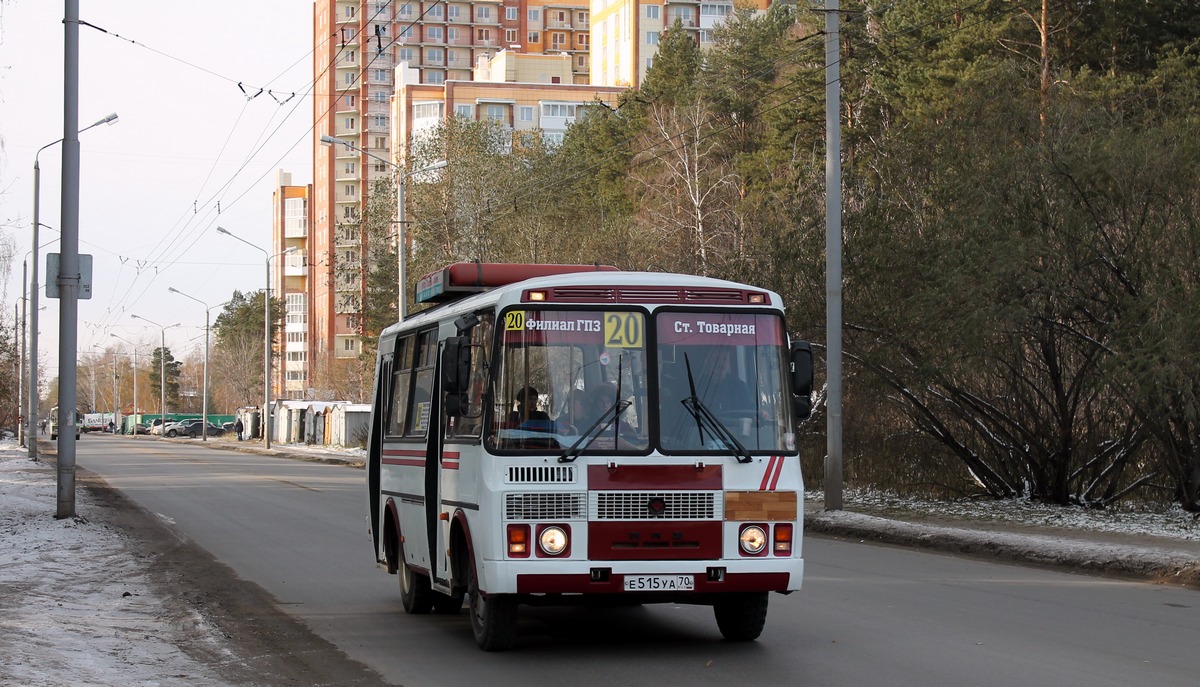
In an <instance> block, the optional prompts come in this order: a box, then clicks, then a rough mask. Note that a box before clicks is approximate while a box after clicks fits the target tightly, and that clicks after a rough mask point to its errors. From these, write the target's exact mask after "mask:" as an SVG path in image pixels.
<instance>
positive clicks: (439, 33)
mask: <svg viewBox="0 0 1200 687" xmlns="http://www.w3.org/2000/svg"><path fill="white" fill-rule="evenodd" d="M435 7H441V5H435ZM425 40H429V41H436V42H438V43H441V42H442V41H444V40H446V32H445V31H444V30H443V27H441V26H427V27H425Z"/></svg>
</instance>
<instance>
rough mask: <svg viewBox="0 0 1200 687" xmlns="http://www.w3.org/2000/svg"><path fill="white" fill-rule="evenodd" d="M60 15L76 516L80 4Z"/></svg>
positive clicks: (64, 326) (66, 366)
mask: <svg viewBox="0 0 1200 687" xmlns="http://www.w3.org/2000/svg"><path fill="white" fill-rule="evenodd" d="M65 4H66V12H65V16H64V17H63V31H64V40H63V166H62V200H61V208H62V258H61V267H62V269H61V270H60V272H59V275H58V288H59V294H60V296H61V303H60V307H59V311H58V327H59V341H58V421H59V430H58V511H57V513H56V515H55V517H56V518H58V519H59V520H61V519H63V518H70V517H74V516H75V427H76V425H77V422H78V420H77V418H76V417H75V410H76V408H77V406H78V403H77V402H76V389H75V382H76V374H75V373H76V369H75V365H76V363H77V360H76V356H77V355H78V351H76V350H75V347H76V346H77V345H78V343H79V332H78V330H77V327H78V323H79V0H66V3H65Z"/></svg>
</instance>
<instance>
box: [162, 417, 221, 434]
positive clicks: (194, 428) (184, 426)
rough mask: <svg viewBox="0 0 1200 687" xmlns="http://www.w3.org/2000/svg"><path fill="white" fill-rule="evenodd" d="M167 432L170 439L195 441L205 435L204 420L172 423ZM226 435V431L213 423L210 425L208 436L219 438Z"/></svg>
mask: <svg viewBox="0 0 1200 687" xmlns="http://www.w3.org/2000/svg"><path fill="white" fill-rule="evenodd" d="M166 432H167V436H168V437H180V436H182V437H191V438H192V439H195V438H196V437H198V436H200V435H201V434H203V433H204V420H203V419H202V418H198V417H193V418H188V419H186V420H180V421H179V422H171V423H168V424H167V428H166ZM224 433H225V430H223V429H221V428H220V427H218V426H216V425H214V424H213V423H211V422H210V423H208V436H210V437H219V436H221V435H222V434H224Z"/></svg>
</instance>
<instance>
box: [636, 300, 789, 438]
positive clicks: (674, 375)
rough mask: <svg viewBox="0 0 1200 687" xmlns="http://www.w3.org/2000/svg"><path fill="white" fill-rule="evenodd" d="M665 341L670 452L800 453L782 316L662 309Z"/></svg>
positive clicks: (663, 377)
mask: <svg viewBox="0 0 1200 687" xmlns="http://www.w3.org/2000/svg"><path fill="white" fill-rule="evenodd" d="M657 342H658V351H657V353H658V355H657V364H658V384H657V386H658V389H659V394H658V408H659V435H660V436H659V441H660V446H661V447H662V450H663V452H664V453H673V452H681V451H686V452H694V451H722V452H728V451H731V450H733V449H734V446H731V445H730V444H731V443H734V442H736V443H735V444H734V445H735V446H738V447H739V449H740V448H744V449H745V450H746V451H748V452H750V453H762V452H781V451H787V452H791V451H794V450H795V448H796V446H795V434H794V433H793V429H792V414H791V409H790V395H789V394H788V393H787V386H786V385H785V378H784V372H785V371H786V370H787V369H788V368H787V347H786V345H785V337H784V334H783V322H782V321H781V320H780V318H779V316H777V315H774V314H766V313H697V312H670V311H664V312H659V313H658V314H657ZM737 452H739V453H740V450H738V451H737Z"/></svg>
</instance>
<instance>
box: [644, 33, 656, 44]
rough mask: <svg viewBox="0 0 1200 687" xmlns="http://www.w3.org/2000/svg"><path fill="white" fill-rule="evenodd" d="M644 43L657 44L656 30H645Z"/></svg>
mask: <svg viewBox="0 0 1200 687" xmlns="http://www.w3.org/2000/svg"><path fill="white" fill-rule="evenodd" d="M646 44H647V45H658V32H657V31H647V32H646Z"/></svg>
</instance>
